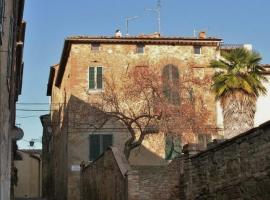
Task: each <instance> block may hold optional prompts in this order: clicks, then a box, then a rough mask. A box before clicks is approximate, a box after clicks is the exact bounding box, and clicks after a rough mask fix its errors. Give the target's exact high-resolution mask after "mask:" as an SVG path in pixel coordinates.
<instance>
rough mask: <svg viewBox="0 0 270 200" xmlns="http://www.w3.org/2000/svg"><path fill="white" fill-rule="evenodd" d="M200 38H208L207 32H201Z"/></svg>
mask: <svg viewBox="0 0 270 200" xmlns="http://www.w3.org/2000/svg"><path fill="white" fill-rule="evenodd" d="M199 39H206V32H205V31H201V32H199Z"/></svg>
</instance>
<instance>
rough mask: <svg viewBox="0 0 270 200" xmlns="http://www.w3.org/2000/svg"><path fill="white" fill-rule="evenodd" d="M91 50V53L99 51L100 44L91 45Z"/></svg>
mask: <svg viewBox="0 0 270 200" xmlns="http://www.w3.org/2000/svg"><path fill="white" fill-rule="evenodd" d="M91 50H92V51H99V50H100V44H99V43H92V44H91Z"/></svg>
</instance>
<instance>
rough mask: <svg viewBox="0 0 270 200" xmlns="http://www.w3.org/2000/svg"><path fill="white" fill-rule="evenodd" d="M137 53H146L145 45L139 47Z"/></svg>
mask: <svg viewBox="0 0 270 200" xmlns="http://www.w3.org/2000/svg"><path fill="white" fill-rule="evenodd" d="M136 53H144V45H143V44H139V45H137V47H136Z"/></svg>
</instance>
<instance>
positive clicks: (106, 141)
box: [102, 135, 113, 151]
mask: <svg viewBox="0 0 270 200" xmlns="http://www.w3.org/2000/svg"><path fill="white" fill-rule="evenodd" d="M112 138H113V137H112V135H102V142H103V144H102V147H103V151H106V149H107V148H108V147H109V146H112Z"/></svg>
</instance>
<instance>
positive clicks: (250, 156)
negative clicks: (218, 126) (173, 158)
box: [180, 122, 270, 200]
mask: <svg viewBox="0 0 270 200" xmlns="http://www.w3.org/2000/svg"><path fill="white" fill-rule="evenodd" d="M180 167H181V170H180V172H181V175H180V193H181V195H180V197H181V199H207V200H209V199H222V200H223V199H224V200H225V199H230V200H232V199H265V200H266V199H270V122H268V123H265V124H263V125H261V126H259V127H258V128H255V129H252V130H250V131H248V132H246V133H243V134H242V135H239V136H237V137H235V138H232V139H230V140H227V141H225V142H223V143H220V144H217V145H216V146H214V147H212V148H209V149H208V150H206V151H203V152H201V153H199V154H196V155H193V156H184V157H182V161H181V164H180Z"/></svg>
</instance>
